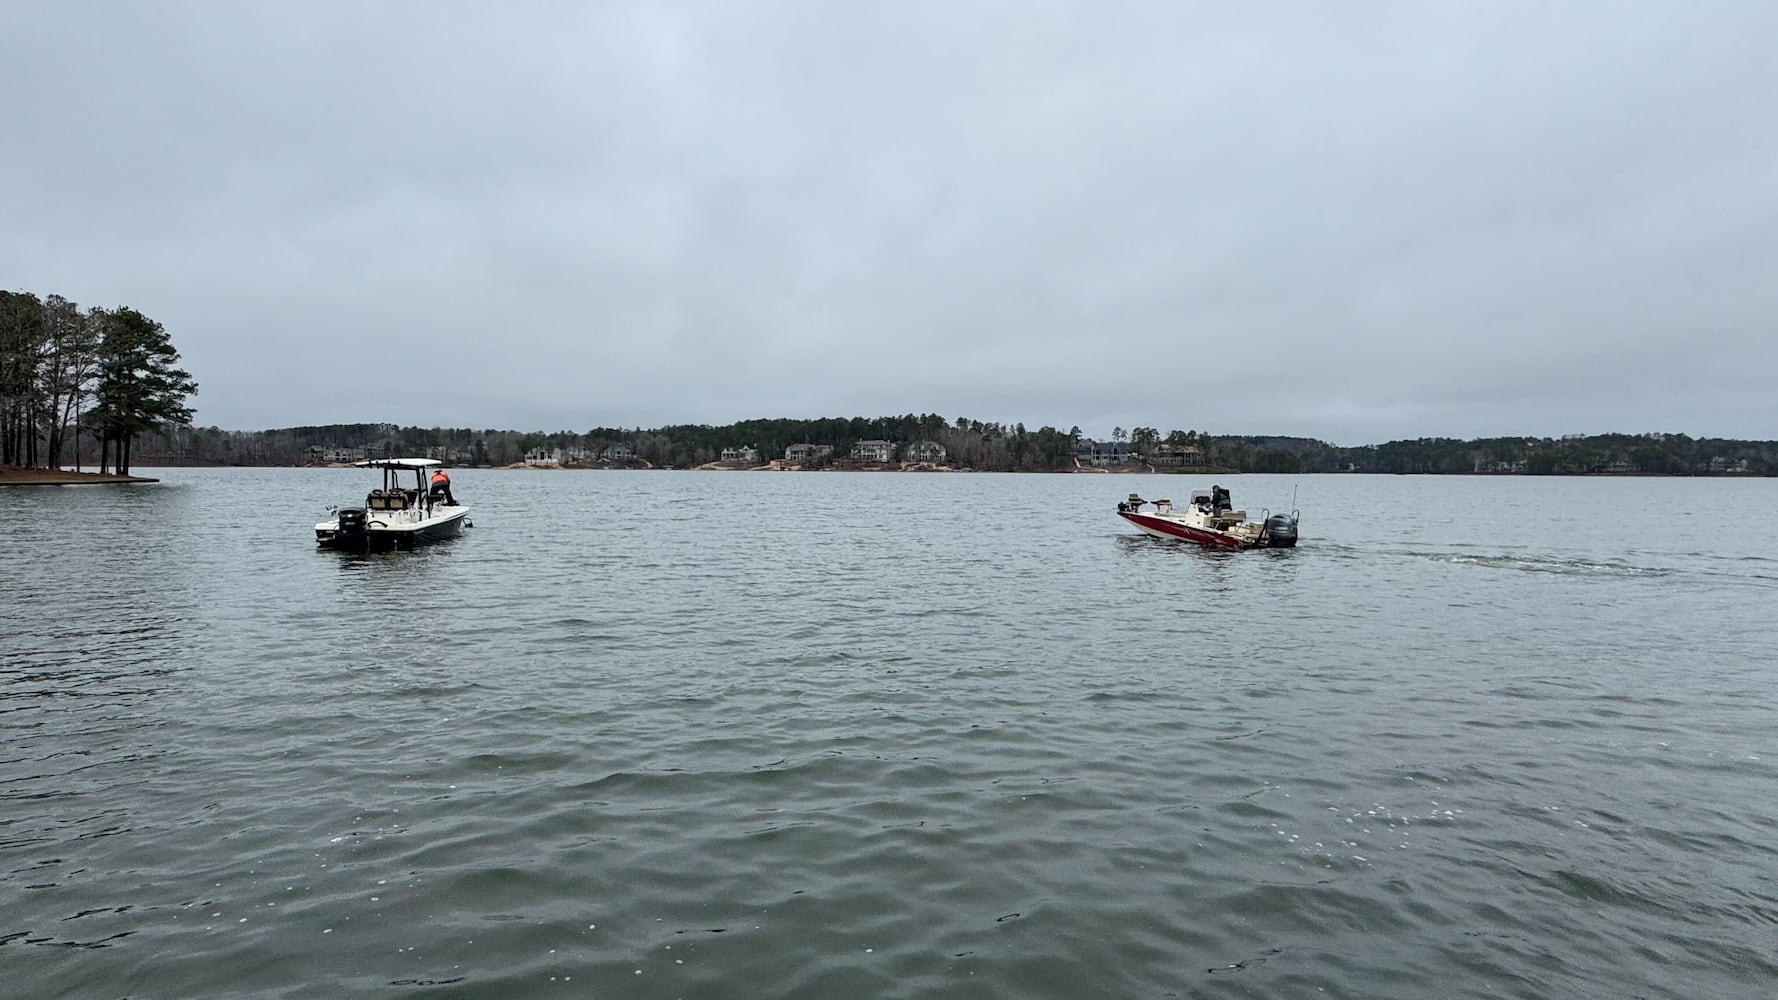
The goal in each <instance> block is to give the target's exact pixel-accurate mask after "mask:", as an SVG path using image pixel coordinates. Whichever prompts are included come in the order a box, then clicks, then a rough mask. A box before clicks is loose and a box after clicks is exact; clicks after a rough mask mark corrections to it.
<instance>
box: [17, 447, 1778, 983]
mask: <svg viewBox="0 0 1778 1000" xmlns="http://www.w3.org/2000/svg"><path fill="white" fill-rule="evenodd" d="M153 474H156V475H159V476H161V478H162V480H163V482H162V483H160V484H158V485H152V486H137V487H127V488H117V487H82V488H69V489H12V490H7V491H0V517H3V518H4V521H5V525H6V528H7V531H6V535H7V542H6V545H5V546H4V548H3V549H0V591H3V599H0V644H3V645H0V995H6V996H19V997H51V996H70V997H120V996H129V997H142V998H160V997H164V998H181V997H204V996H230V997H237V996H238V997H342V996H377V997H384V996H386V997H398V996H410V995H411V996H463V997H554V996H560V997H587V996H599V997H644V998H651V997H699V998H718V997H737V998H741V997H926V996H961V997H1006V998H1015V997H1016V998H1034V997H1039V998H1040V997H1056V998H1063V997H1067V998H1078V997H1156V998H1159V997H1310V996H1314V997H1319V996H1328V997H1349V998H1370V997H1404V998H1406V997H1684V998H1696V997H1743V996H1760V995H1767V994H1769V993H1770V992H1771V991H1772V989H1773V984H1774V983H1778V847H1775V845H1778V794H1775V793H1778V782H1775V781H1774V777H1775V771H1774V763H1775V762H1778V745H1775V743H1778V696H1774V694H1773V669H1772V664H1773V660H1774V656H1773V650H1774V640H1775V639H1778V514H1775V511H1778V482H1773V481H1770V480H1761V481H1724V480H1698V481H1692V480H1665V479H1637V480H1562V479H1524V478H1511V479H1477V478H1411V477H1356V476H1354V477H1333V476H1306V477H1301V478H1300V479H1294V480H1293V479H1282V478H1267V477H1255V476H1246V477H1239V478H1234V479H1231V480H1230V481H1229V482H1227V483H1225V485H1229V486H1231V488H1232V489H1233V491H1234V494H1235V500H1236V503H1237V505H1240V506H1245V507H1246V508H1247V509H1248V510H1249V511H1250V512H1252V513H1256V514H1257V513H1258V511H1259V509H1260V508H1261V507H1262V506H1265V507H1271V508H1273V509H1279V508H1288V507H1289V506H1290V505H1291V494H1292V489H1293V488H1295V489H1297V490H1298V497H1297V506H1299V507H1300V508H1301V509H1302V511H1303V544H1302V547H1301V548H1299V549H1296V550H1294V551H1281V552H1252V553H1240V554H1224V553H1212V552H1206V551H1202V550H1199V549H1196V548H1193V547H1188V546H1184V545H1181V544H1179V543H1170V542H1162V541H1158V540H1152V539H1148V538H1145V537H1142V536H1138V535H1136V534H1135V533H1134V532H1133V531H1132V530H1131V529H1128V528H1126V527H1125V526H1124V525H1123V524H1122V523H1121V522H1119V521H1118V520H1117V519H1116V518H1115V517H1114V516H1113V513H1112V510H1113V508H1114V506H1115V503H1116V501H1117V499H1118V498H1119V497H1121V496H1122V495H1123V494H1125V493H1127V492H1130V491H1131V490H1136V491H1140V492H1143V493H1145V494H1148V495H1158V494H1164V493H1167V492H1171V493H1173V494H1174V495H1176V496H1177V495H1181V494H1183V493H1185V492H1186V490H1187V488H1189V487H1190V486H1193V485H1197V486H1206V485H1208V483H1192V482H1188V481H1186V480H1184V479H1179V478H1157V477H1144V476H1088V475H1081V476H1023V477H1019V476H991V475H961V474H959V475H927V476H921V475H850V474H839V473H833V474H741V473H669V472H647V473H612V472H606V473H596V472H589V473H574V472H553V473H551V472H532V473H526V472H509V471H479V470H462V471H460V472H459V473H457V475H456V476H455V480H456V483H455V484H456V491H457V494H458V497H459V498H460V499H462V500H463V501H464V502H465V503H468V504H470V505H471V506H472V507H473V508H474V513H473V515H472V516H473V519H474V521H475V523H476V527H475V528H474V529H473V530H471V531H469V532H468V533H467V535H466V536H465V537H464V538H462V539H460V540H458V541H455V542H449V543H444V544H441V545H438V546H435V547H432V548H430V549H422V550H420V551H417V552H414V553H394V554H387V555H380V556H369V557H366V556H353V555H343V554H338V553H328V552H318V551H315V550H314V548H313V541H312V538H313V535H312V531H311V525H312V524H313V522H314V521H315V520H316V519H317V518H318V516H319V514H320V510H321V507H322V506H323V505H324V504H325V503H329V502H339V501H344V500H348V499H351V498H352V497H353V495H355V494H362V493H363V491H364V490H365V489H367V488H368V486H369V485H370V484H369V483H368V482H367V481H366V479H365V474H364V473H363V472H362V471H353V470H176V469H175V470H159V471H157V472H155V473H153Z"/></svg>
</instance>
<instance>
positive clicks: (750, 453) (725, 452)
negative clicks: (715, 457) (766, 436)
mask: <svg viewBox="0 0 1778 1000" xmlns="http://www.w3.org/2000/svg"><path fill="white" fill-rule="evenodd" d="M705 454H709V453H708V452H705ZM722 460H723V461H724V462H733V463H735V464H737V465H758V464H759V449H758V448H755V447H753V446H752V445H750V444H749V445H742V446H741V447H739V448H724V449H722Z"/></svg>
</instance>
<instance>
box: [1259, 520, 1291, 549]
mask: <svg viewBox="0 0 1778 1000" xmlns="http://www.w3.org/2000/svg"><path fill="white" fill-rule="evenodd" d="M1266 544H1268V545H1270V546H1272V547H1273V548H1276V549H1289V548H1295V547H1296V518H1294V517H1291V516H1290V515H1289V514H1273V515H1272V516H1271V517H1268V518H1266Z"/></svg>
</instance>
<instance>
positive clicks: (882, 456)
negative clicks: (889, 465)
mask: <svg viewBox="0 0 1778 1000" xmlns="http://www.w3.org/2000/svg"><path fill="white" fill-rule="evenodd" d="M852 457H853V458H855V459H857V460H858V461H860V462H887V461H889V460H890V459H893V458H894V457H895V445H893V444H891V443H889V442H888V441H876V440H872V441H859V442H857V443H855V444H853V445H852Z"/></svg>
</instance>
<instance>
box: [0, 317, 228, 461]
mask: <svg viewBox="0 0 1778 1000" xmlns="http://www.w3.org/2000/svg"><path fill="white" fill-rule="evenodd" d="M197 391H198V387H197V383H196V382H194V381H192V377H191V375H190V373H188V372H186V371H184V370H183V369H181V368H180V367H179V352H178V351H177V350H176V349H175V348H174V347H173V342H172V338H171V337H169V336H168V334H167V331H166V328H165V327H163V326H162V325H161V324H160V323H158V322H156V321H154V320H153V319H150V318H149V317H147V316H145V315H143V314H142V313H141V312H140V311H138V310H136V309H132V308H130V307H129V306H117V307H115V308H110V309H106V308H100V307H98V306H93V307H90V308H86V309H82V308H81V307H80V306H78V305H77V304H75V303H74V302H72V301H70V300H68V299H66V298H63V297H62V296H60V295H49V296H45V297H42V298H39V297H38V296H37V295H36V294H34V293H31V292H9V291H3V290H0V465H15V466H42V467H44V468H51V469H54V468H60V467H61V466H62V465H63V464H64V461H65V460H69V459H71V461H72V464H74V465H75V466H77V467H78V466H80V465H81V464H82V456H81V442H82V439H83V438H85V439H88V440H91V441H93V442H94V443H96V444H97V445H98V449H99V455H98V465H99V471H101V472H103V471H106V470H107V469H108V468H112V467H115V468H116V470H117V471H118V472H119V473H123V474H126V475H127V474H128V473H129V471H130V463H131V461H132V459H133V451H132V446H133V445H134V443H135V442H136V441H138V440H140V439H143V438H144V436H145V435H148V434H149V433H150V432H155V433H156V434H159V433H162V432H167V431H170V430H171V429H173V428H176V427H180V426H186V425H189V424H190V423H191V419H192V415H193V411H192V410H191V408H190V407H189V406H187V405H186V403H187V401H188V400H189V398H190V397H191V396H192V395H194V394H195V393H196V392H197ZM70 453H71V454H70Z"/></svg>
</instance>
